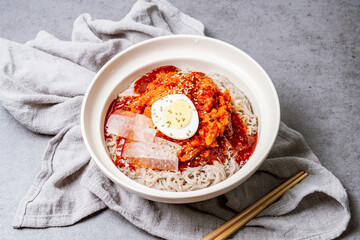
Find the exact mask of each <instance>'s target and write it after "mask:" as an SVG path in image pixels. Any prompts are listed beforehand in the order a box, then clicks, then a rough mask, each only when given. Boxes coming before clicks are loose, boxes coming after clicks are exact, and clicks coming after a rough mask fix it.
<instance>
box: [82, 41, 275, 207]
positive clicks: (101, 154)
mask: <svg viewBox="0 0 360 240" xmlns="http://www.w3.org/2000/svg"><path fill="white" fill-rule="evenodd" d="M164 65H174V66H176V67H178V68H180V69H182V70H194V71H199V72H204V73H210V72H213V73H219V74H221V75H224V76H226V77H227V78H228V79H229V80H230V81H231V82H233V83H234V84H235V86H237V87H238V88H239V89H241V90H242V91H243V92H244V93H245V95H246V96H247V97H248V99H249V100H250V102H251V105H252V107H253V111H254V113H255V114H257V115H258V117H259V132H258V142H257V146H256V148H255V151H254V153H253V155H252V156H251V158H250V159H249V160H248V162H247V163H246V164H245V166H244V167H242V168H241V169H240V170H239V171H238V172H237V173H236V174H234V175H233V176H232V177H230V178H228V179H226V180H224V181H223V182H221V183H219V184H216V185H215V186H212V187H208V188H205V189H202V190H197V191H192V192H165V191H161V190H156V189H151V188H148V187H146V186H143V185H141V184H139V183H136V182H135V181H133V180H131V179H130V178H128V177H127V176H125V175H124V174H123V173H121V171H119V169H117V168H116V166H115V165H114V164H113V162H112V160H111V159H110V157H109V156H108V153H107V150H106V147H105V142H104V121H105V116H106V113H107V110H108V108H109V106H110V104H111V102H112V101H113V100H114V99H115V98H116V97H117V94H118V93H119V92H122V91H123V90H125V89H126V88H128V86H129V85H130V84H131V83H132V82H133V81H135V80H136V79H138V78H139V77H141V76H142V75H144V74H145V73H147V72H149V71H151V70H152V69H154V68H157V67H160V66H164ZM279 123H280V106H279V101H278V97H277V94H276V91H275V88H274V86H273V84H272V82H271V80H270V78H269V77H268V75H267V74H266V73H265V71H264V70H263V69H262V68H261V67H260V65H259V64H257V63H256V62H255V61H254V60H253V59H252V58H250V57H249V56H248V55H247V54H245V53H243V52H242V51H240V50H239V49H237V48H235V47H233V46H231V45H229V44H226V43H224V42H221V41H218V40H214V39H211V38H206V37H198V36H179V35H177V36H170V37H161V38H156V39H152V40H149V41H145V42H143V43H140V44H138V45H136V46H134V47H131V48H129V49H127V50H126V51H123V52H122V53H120V54H118V55H117V56H115V57H114V58H113V59H112V60H110V61H109V62H108V63H107V64H106V65H105V66H104V67H103V68H102V69H101V70H100V71H99V72H98V74H97V75H96V76H95V78H94V80H93V81H92V83H91V85H90V87H89V89H88V91H87V93H86V95H85V98H84V103H83V108H82V114H81V124H82V132H83V137H84V141H85V144H86V146H87V147H88V150H89V152H90V154H91V156H92V157H93V159H94V160H95V162H96V163H97V165H98V166H99V168H100V169H101V170H102V171H103V172H104V173H105V174H106V175H107V176H108V177H109V178H110V179H112V180H113V181H114V182H116V183H118V184H120V185H121V186H122V187H124V188H126V189H127V190H128V191H130V192H133V193H135V194H138V195H139V196H141V197H144V198H147V199H150V200H155V201H161V202H168V203H187V202H196V201H201V200H205V199H209V198H212V197H215V196H218V195H220V194H223V193H225V192H227V191H229V190H231V189H233V188H235V187H236V186H238V185H239V184H241V183H242V182H244V181H245V180H246V179H248V178H249V177H250V176H251V175H252V174H253V173H254V172H255V171H256V170H257V169H258V167H259V166H260V165H261V163H262V162H263V161H264V159H265V158H266V156H267V154H268V153H269V151H270V149H271V146H272V144H273V142H274V140H275V137H276V135H277V131H278V128H279Z"/></svg>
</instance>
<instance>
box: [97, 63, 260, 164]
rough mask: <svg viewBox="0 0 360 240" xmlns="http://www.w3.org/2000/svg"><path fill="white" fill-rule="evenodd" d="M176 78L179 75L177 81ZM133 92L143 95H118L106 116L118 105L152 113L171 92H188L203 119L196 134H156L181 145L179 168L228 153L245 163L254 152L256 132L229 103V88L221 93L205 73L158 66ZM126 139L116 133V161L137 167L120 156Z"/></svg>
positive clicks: (143, 78)
mask: <svg viewBox="0 0 360 240" xmlns="http://www.w3.org/2000/svg"><path fill="white" fill-rule="evenodd" d="M178 76H179V77H178ZM176 78H179V79H178V81H176ZM174 79H175V80H174ZM134 92H135V93H138V94H139V95H140V96H132V97H121V98H118V99H115V100H114V101H113V102H112V104H111V106H110V108H109V110H108V113H107V117H106V120H107V119H108V117H109V116H110V115H111V114H112V113H113V112H115V111H116V110H118V109H122V110H127V111H132V112H136V113H140V114H144V115H146V116H148V117H150V110H151V105H152V104H153V103H154V102H155V101H156V100H157V99H159V98H161V97H164V96H166V95H169V94H176V93H181V94H185V95H186V96H187V97H189V98H190V99H191V100H192V101H193V103H194V105H195V107H196V109H197V111H198V115H199V122H200V124H199V128H198V131H197V133H196V134H195V135H194V136H193V137H191V138H189V139H185V140H175V139H172V138H169V137H167V136H166V135H164V134H163V133H161V132H160V131H158V132H157V134H156V136H157V137H161V138H164V139H167V140H169V141H172V142H175V143H177V144H179V145H181V147H182V149H181V152H180V153H179V155H178V157H179V170H185V169H186V168H187V167H197V166H200V165H206V164H213V163H214V161H218V162H224V161H225V160H226V155H228V154H230V156H232V157H233V158H234V159H235V160H236V162H237V163H238V164H239V166H240V167H242V166H243V165H244V164H245V163H246V162H247V160H248V159H249V158H250V156H251V155H252V154H253V152H254V150H255V147H256V143H257V138H258V135H257V133H256V134H254V135H249V134H247V126H246V124H245V123H244V122H243V120H242V119H241V115H240V114H239V113H237V112H235V111H234V110H233V107H232V106H231V104H230V102H231V96H230V95H229V92H228V91H227V90H226V91H225V92H224V93H222V92H221V91H220V90H219V89H218V88H217V87H216V85H215V84H214V83H213V81H212V80H211V79H210V78H209V77H207V76H206V75H205V74H203V73H199V72H191V73H186V74H185V73H180V70H179V69H178V68H176V67H174V66H163V67H159V68H156V69H154V70H153V71H151V72H149V73H147V74H145V75H143V76H142V77H141V78H139V79H138V80H137V81H136V82H135V84H134ZM104 129H105V128H104ZM105 131H106V130H105ZM105 136H106V134H105ZM125 141H126V139H124V138H121V137H117V145H116V160H115V161H114V163H115V165H116V166H118V167H127V168H131V169H135V168H136V167H135V166H131V165H129V164H128V163H127V161H126V159H124V158H122V157H121V155H122V154H121V153H122V149H123V146H124V144H125Z"/></svg>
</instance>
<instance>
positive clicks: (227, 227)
mask: <svg viewBox="0 0 360 240" xmlns="http://www.w3.org/2000/svg"><path fill="white" fill-rule="evenodd" d="M307 175H308V173H306V172H304V171H301V172H299V173H298V174H296V175H295V176H293V177H292V178H290V179H289V180H287V181H286V182H284V183H283V184H281V185H280V186H278V187H277V188H275V189H274V190H272V191H271V192H269V193H268V194H266V195H265V196H264V197H262V198H261V199H260V200H258V201H257V202H256V203H254V204H253V205H251V206H250V207H248V208H246V209H245V210H244V211H242V212H241V213H239V214H238V215H236V216H235V217H233V218H232V219H230V220H229V221H227V222H226V223H224V224H223V225H221V226H220V227H219V228H217V229H216V230H214V231H213V232H211V233H210V234H208V235H207V236H205V237H204V238H203V239H202V240H215V239H216V240H220V239H225V238H226V237H228V236H229V235H231V234H232V233H233V232H235V231H236V230H237V229H239V228H240V227H241V226H243V225H244V224H245V223H247V222H248V221H249V220H250V219H252V218H253V217H255V216H256V215H257V214H258V213H260V212H261V211H262V210H264V209H265V208H266V207H268V206H269V205H270V204H272V203H273V202H275V201H276V200H277V199H278V198H280V197H281V196H282V195H283V194H284V193H285V192H286V191H287V190H289V189H290V188H292V187H293V186H294V185H295V184H297V183H298V182H300V181H301V180H302V179H304V178H305V177H306V176H307Z"/></svg>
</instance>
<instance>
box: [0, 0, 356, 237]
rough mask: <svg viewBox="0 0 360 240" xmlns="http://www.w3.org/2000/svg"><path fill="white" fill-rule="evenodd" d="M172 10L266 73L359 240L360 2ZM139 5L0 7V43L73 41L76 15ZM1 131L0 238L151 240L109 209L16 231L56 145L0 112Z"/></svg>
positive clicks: (120, 13) (278, 1)
mask: <svg viewBox="0 0 360 240" xmlns="http://www.w3.org/2000/svg"><path fill="white" fill-rule="evenodd" d="M170 1H171V2H172V3H173V4H174V5H175V6H177V7H178V8H179V9H180V10H182V11H183V12H185V13H187V14H188V15H190V16H192V17H195V18H197V19H198V20H200V21H202V22H203V23H204V24H205V26H206V33H207V35H208V36H210V37H214V38H217V39H221V40H224V41H226V42H228V43H231V44H233V45H235V46H237V47H239V48H240V49H242V50H243V51H245V52H246V53H248V54H249V55H250V56H252V57H253V58H254V59H255V60H257V61H258V62H259V63H260V65H262V67H263V68H264V69H265V70H266V71H267V73H268V74H269V75H270V77H271V78H272V80H273V82H274V84H275V87H276V89H277V91H278V94H279V98H280V103H281V111H282V113H281V117H282V121H284V122H285V123H286V124H287V125H288V126H290V127H291V128H294V129H295V130H297V131H299V132H301V133H302V134H303V135H304V137H305V139H306V140H307V142H308V144H309V146H310V148H311V149H313V151H314V152H315V154H316V155H317V156H318V157H319V159H320V161H321V162H322V164H323V165H324V166H325V167H326V168H328V169H329V170H330V171H332V172H333V173H334V175H336V176H337V177H338V178H339V179H340V181H341V182H342V183H343V185H344V186H345V188H346V189H347V192H348V194H349V201H350V208H351V212H352V219H351V223H350V225H349V227H348V229H347V231H346V232H345V233H344V234H343V235H342V236H341V239H354V238H360V230H359V229H358V228H357V226H358V225H359V216H360V209H359V206H360V187H359V183H360V174H359V172H360V150H359V147H360V144H359V143H360V105H359V104H360V1H310V0H308V1H283V0H275V1H230V0H226V1H215V0H211V1H207V0H201V1H192V0H184V1H175V0H170ZM133 2H134V1H116V0H109V1H86V0H83V1H82V0H80V1H70V0H64V1H48V0H30V1H21V0H1V1H0V37H2V38H6V39H10V40H13V41H16V42H20V43H24V42H26V41H27V40H30V39H33V38H35V36H36V34H37V32H38V31H40V30H45V31H47V32H49V33H51V34H53V35H55V36H56V37H58V38H60V39H63V40H69V39H70V36H71V29H72V23H73V21H74V19H75V18H76V17H77V16H78V15H79V14H81V13H85V12H87V13H90V14H91V15H92V16H93V17H94V18H107V19H111V20H120V19H121V18H123V17H124V16H125V14H126V13H127V12H128V11H129V9H130V8H131V6H132V4H133ZM0 54H1V53H0ZM0 122H1V124H0V159H1V167H0V182H1V185H0V192H1V194H0V216H1V217H0V229H1V230H0V238H2V239H37V238H49V239H80V238H87V239H111V238H118V239H123V238H124V239H125V238H128V239H139V238H142V239H152V238H153V237H152V236H150V235H148V234H147V233H146V232H144V231H142V230H140V229H137V228H136V227H134V226H132V225H131V224H129V223H128V222H127V221H126V220H125V219H123V218H122V217H120V216H119V215H118V214H116V213H113V212H112V211H110V210H105V211H102V212H100V213H98V214H96V215H94V216H92V217H91V218H88V219H85V220H83V221H81V222H80V223H78V224H76V225H74V226H72V227H66V228H50V229H44V230H36V229H24V230H14V229H12V227H11V222H12V217H13V216H14V213H15V211H16V208H17V206H18V203H19V201H20V199H21V198H22V197H23V196H24V194H25V192H26V191H27V189H28V187H29V186H30V184H31V182H32V180H33V179H34V178H35V176H36V175H37V174H38V172H39V171H40V165H41V164H40V161H41V157H42V154H43V151H44V149H45V147H46V144H47V142H48V140H49V139H50V137H49V136H41V135H37V134H33V133H32V132H30V131H29V130H27V129H25V128H24V127H23V126H21V125H20V124H19V123H18V122H16V120H14V118H13V117H12V116H11V115H10V114H9V113H8V112H7V111H6V110H5V109H3V108H2V107H0ZM19 149H20V151H19Z"/></svg>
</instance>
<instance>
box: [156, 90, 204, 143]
mask: <svg viewBox="0 0 360 240" xmlns="http://www.w3.org/2000/svg"><path fill="white" fill-rule="evenodd" d="M151 118H152V120H153V122H154V124H155V126H156V127H157V128H158V129H159V131H161V132H162V133H163V134H165V135H166V136H168V137H171V138H173V139H178V140H183V139H187V138H190V137H192V136H193V135H194V134H195V133H196V131H197V129H198V126H199V116H198V113H197V110H196V108H195V106H194V104H193V103H192V101H191V100H190V99H189V98H188V97H187V96H186V95H184V94H172V95H168V96H166V97H163V98H161V99H159V100H157V101H156V102H154V104H153V105H152V107H151Z"/></svg>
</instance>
